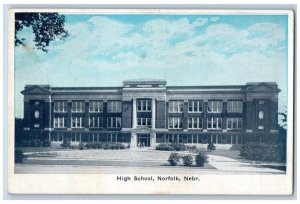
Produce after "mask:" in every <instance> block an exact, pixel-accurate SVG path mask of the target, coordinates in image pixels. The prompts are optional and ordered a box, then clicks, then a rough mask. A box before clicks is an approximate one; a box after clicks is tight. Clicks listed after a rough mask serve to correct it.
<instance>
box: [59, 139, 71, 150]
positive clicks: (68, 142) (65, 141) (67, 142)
mask: <svg viewBox="0 0 300 204" xmlns="http://www.w3.org/2000/svg"><path fill="white" fill-rule="evenodd" d="M70 145H71V141H70V139H68V138H64V141H63V143H62V144H61V145H60V146H61V147H63V148H69V147H70Z"/></svg>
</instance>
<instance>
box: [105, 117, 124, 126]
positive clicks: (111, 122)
mask: <svg viewBox="0 0 300 204" xmlns="http://www.w3.org/2000/svg"><path fill="white" fill-rule="evenodd" d="M121 126H122V121H121V118H120V117H109V118H107V128H120V127H121Z"/></svg>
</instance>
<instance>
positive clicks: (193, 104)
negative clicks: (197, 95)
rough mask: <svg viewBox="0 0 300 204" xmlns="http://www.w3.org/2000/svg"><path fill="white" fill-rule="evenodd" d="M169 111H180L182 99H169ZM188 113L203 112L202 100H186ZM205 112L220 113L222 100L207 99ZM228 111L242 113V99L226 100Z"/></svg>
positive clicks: (181, 110)
mask: <svg viewBox="0 0 300 204" xmlns="http://www.w3.org/2000/svg"><path fill="white" fill-rule="evenodd" d="M169 112H170V113H182V112H183V101H170V102H169ZM188 112H189V113H201V112H203V101H189V102H188ZM207 112H209V113H222V112H223V101H208V104H207ZM227 112H228V113H242V112H243V101H239V100H231V101H228V102H227Z"/></svg>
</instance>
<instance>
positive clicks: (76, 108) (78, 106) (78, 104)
mask: <svg viewBox="0 0 300 204" xmlns="http://www.w3.org/2000/svg"><path fill="white" fill-rule="evenodd" d="M84 105H85V103H84V101H72V112H84Z"/></svg>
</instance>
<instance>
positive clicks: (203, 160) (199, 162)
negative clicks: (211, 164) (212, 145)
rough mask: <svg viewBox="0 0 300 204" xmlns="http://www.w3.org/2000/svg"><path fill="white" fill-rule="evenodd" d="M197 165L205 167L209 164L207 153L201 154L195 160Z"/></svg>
mask: <svg viewBox="0 0 300 204" xmlns="http://www.w3.org/2000/svg"><path fill="white" fill-rule="evenodd" d="M195 162H196V165H197V166H199V167H203V166H204V165H205V164H206V163H208V156H207V155H206V154H205V153H201V152H199V153H198V154H197V155H196V158H195Z"/></svg>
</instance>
